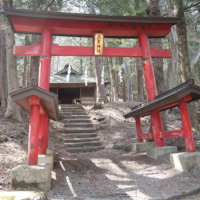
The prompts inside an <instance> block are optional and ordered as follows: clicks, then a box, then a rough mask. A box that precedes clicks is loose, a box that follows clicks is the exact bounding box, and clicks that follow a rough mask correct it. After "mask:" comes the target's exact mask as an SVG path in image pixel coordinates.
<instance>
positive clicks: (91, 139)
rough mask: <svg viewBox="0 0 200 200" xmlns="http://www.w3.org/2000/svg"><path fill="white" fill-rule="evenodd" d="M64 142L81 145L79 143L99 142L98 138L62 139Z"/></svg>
mask: <svg viewBox="0 0 200 200" xmlns="http://www.w3.org/2000/svg"><path fill="white" fill-rule="evenodd" d="M62 140H63V141H64V142H67V143H81V142H95V141H99V138H98V137H89V138H62Z"/></svg>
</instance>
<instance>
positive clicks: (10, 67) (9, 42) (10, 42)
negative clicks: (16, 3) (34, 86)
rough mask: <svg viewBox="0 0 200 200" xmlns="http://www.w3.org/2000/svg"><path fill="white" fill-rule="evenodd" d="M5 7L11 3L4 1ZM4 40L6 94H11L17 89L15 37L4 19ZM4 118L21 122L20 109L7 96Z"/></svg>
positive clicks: (10, 1)
mask: <svg viewBox="0 0 200 200" xmlns="http://www.w3.org/2000/svg"><path fill="white" fill-rule="evenodd" d="M4 6H5V7H12V6H13V1H12V0H9V1H8V0H6V1H4ZM5 22H6V24H5V25H6V27H5V31H4V34H5V38H6V68H7V81H8V92H12V91H15V90H18V89H19V86H18V77H17V63H16V58H15V57H14V55H13V47H14V44H15V37H14V33H13V31H12V28H11V27H10V24H9V22H8V19H7V18H6V19H5ZM5 117H6V118H11V119H16V120H17V121H23V119H22V117H21V114H20V107H19V106H18V105H17V104H16V103H15V102H14V101H13V99H12V98H11V97H10V96H8V105H7V110H6V113H5Z"/></svg>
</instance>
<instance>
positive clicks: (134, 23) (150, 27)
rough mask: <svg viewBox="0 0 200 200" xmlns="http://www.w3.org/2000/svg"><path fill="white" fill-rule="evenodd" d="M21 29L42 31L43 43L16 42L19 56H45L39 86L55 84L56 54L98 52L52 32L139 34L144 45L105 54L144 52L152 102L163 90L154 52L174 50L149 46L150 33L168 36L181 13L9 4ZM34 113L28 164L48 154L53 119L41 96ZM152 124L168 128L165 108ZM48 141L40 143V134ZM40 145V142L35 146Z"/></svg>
mask: <svg viewBox="0 0 200 200" xmlns="http://www.w3.org/2000/svg"><path fill="white" fill-rule="evenodd" d="M4 12H5V14H6V15H7V17H8V19H9V22H10V24H11V26H12V28H13V31H14V32H15V33H25V34H28V33H30V34H42V44H34V45H33V46H15V48H14V55H15V56H40V70H39V87H41V88H43V89H46V90H49V78H50V66H51V56H95V55H94V47H81V46H58V45H56V44H52V35H55V36H76V37H93V36H94V34H95V33H103V34H104V36H105V37H108V38H109V37H110V38H138V39H139V44H140V47H134V48H119V47H105V48H104V54H103V55H102V56H105V57H141V58H142V60H143V69H144V77H145V83H146V89H147V95H148V100H149V102H151V101H153V100H154V97H155V96H157V89H156V84H155V77H154V71H153V64H152V59H151V58H171V57H172V54H171V50H167V49H155V48H154V47H151V48H150V47H149V43H148V38H163V37H165V36H166V35H168V34H169V33H170V31H171V26H172V25H174V24H177V23H178V22H179V21H180V18H169V17H121V16H102V15H101V16H100V15H86V14H65V13H52V12H36V11H28V10H16V9H8V8H5V9H4ZM29 101H30V104H31V116H30V125H31V126H30V130H29V152H28V164H29V165H37V161H38V160H37V159H38V154H46V149H47V147H48V130H49V120H48V115H47V113H44V112H43V110H42V109H41V107H40V102H39V97H37V96H32V97H30V100H29ZM151 118H152V124H153V126H154V127H155V128H156V129H157V130H160V131H162V130H161V129H162V125H161V124H162V121H161V116H160V112H159V111H152V113H151ZM39 138H40V139H42V145H41V146H39V147H38V139H39ZM155 145H156V146H165V142H164V139H162V138H155ZM32 146H34V148H32Z"/></svg>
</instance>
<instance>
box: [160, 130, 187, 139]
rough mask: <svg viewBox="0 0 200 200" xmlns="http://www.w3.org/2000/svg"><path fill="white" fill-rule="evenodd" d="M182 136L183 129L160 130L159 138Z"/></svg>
mask: <svg viewBox="0 0 200 200" xmlns="http://www.w3.org/2000/svg"><path fill="white" fill-rule="evenodd" d="M174 137H184V135H183V130H182V129H181V130H174V131H166V132H164V131H163V132H160V138H174Z"/></svg>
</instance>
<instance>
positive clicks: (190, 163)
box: [170, 152, 200, 176]
mask: <svg viewBox="0 0 200 200" xmlns="http://www.w3.org/2000/svg"><path fill="white" fill-rule="evenodd" d="M170 161H171V164H172V165H173V166H174V167H175V168H176V169H179V170H181V171H184V172H186V173H188V172H191V171H198V170H196V169H198V168H200V152H183V153H172V154H171V155H170ZM199 176H200V175H199Z"/></svg>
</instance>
